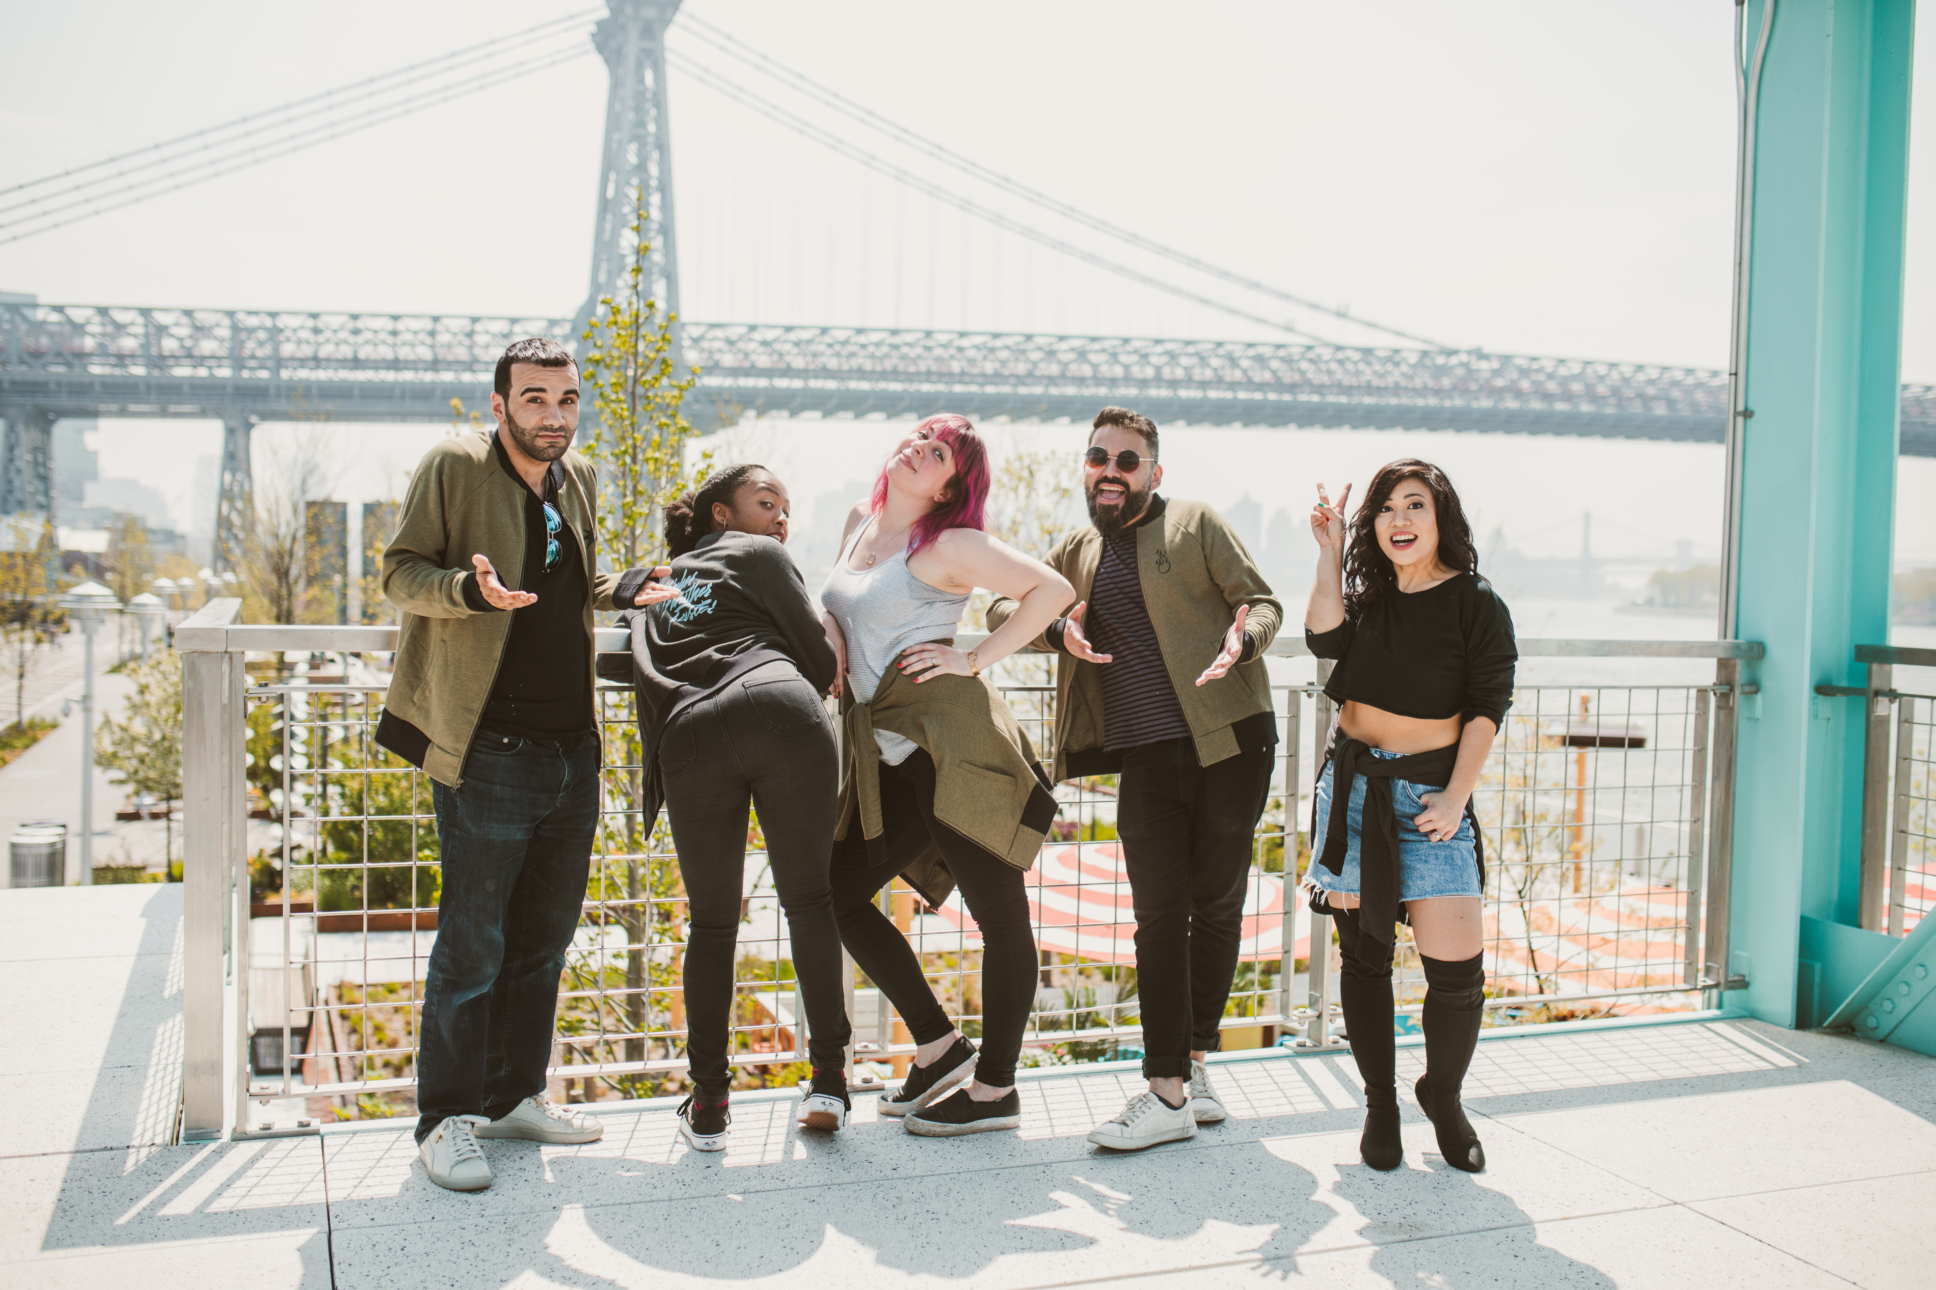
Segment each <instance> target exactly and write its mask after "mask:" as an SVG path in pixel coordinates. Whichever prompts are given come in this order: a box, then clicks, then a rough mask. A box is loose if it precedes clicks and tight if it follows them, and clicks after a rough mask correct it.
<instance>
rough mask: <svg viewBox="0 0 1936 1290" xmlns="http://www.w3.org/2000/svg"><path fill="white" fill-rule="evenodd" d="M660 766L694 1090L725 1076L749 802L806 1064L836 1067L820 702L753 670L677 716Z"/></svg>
mask: <svg viewBox="0 0 1936 1290" xmlns="http://www.w3.org/2000/svg"><path fill="white" fill-rule="evenodd" d="M659 767H660V772H661V774H662V775H663V777H664V782H665V792H666V814H667V815H668V817H669V818H670V820H671V824H672V840H673V843H674V845H675V846H677V847H678V849H679V872H680V874H681V875H682V876H683V877H684V878H685V882H686V896H687V899H688V900H689V901H690V905H689V909H690V916H691V922H690V924H689V929H690V930H689V934H688V936H687V940H686V965H685V995H686V1025H687V1036H686V1056H687V1058H688V1059H689V1060H690V1061H691V1063H692V1080H693V1083H694V1085H696V1086H697V1087H698V1088H699V1089H700V1091H702V1092H704V1093H707V1094H709V1095H717V1094H721V1093H724V1092H725V1091H726V1089H727V1087H728V1084H729V1082H730V1079H731V1072H730V1069H729V1067H728V1063H727V1045H728V1043H729V1037H730V1026H731V1023H732V1010H733V993H734V986H733V969H734V959H735V950H736V948H737V946H738V943H739V919H740V905H741V901H742V899H743V898H744V895H745V869H746V821H747V816H746V808H747V804H748V802H749V801H750V802H751V803H752V804H753V805H754V806H755V807H757V808H758V809H759V813H760V828H761V830H762V831H763V832H764V833H765V834H766V854H767V861H768V863H769V864H770V865H771V866H772V869H773V885H774V887H775V888H777V889H778V891H779V895H780V908H781V909H783V910H785V911H786V919H787V930H788V933H789V935H790V938H791V940H792V943H793V970H794V975H795V977H796V978H797V979H798V981H799V983H800V993H801V995H802V996H803V997H804V999H805V1001H806V1010H807V1052H808V1056H809V1057H810V1059H811V1060H812V1062H813V1065H814V1066H815V1068H817V1069H825V1070H839V1069H841V1066H842V1063H843V1060H844V1057H845V1050H846V1048H847V1043H848V1039H849V1031H848V1024H847V1007H846V1001H845V998H844V991H842V989H841V981H840V973H841V965H840V933H839V931H838V930H837V929H836V928H835V926H834V912H833V904H832V896H831V892H830V890H829V887H828V881H827V864H828V858H829V856H830V854H831V852H832V848H833V840H834V808H835V803H836V793H837V790H838V789H839V779H840V760H839V756H838V753H837V751H836V749H835V747H834V732H833V723H832V722H831V721H830V720H829V719H828V716H827V710H826V709H825V708H824V707H822V706H821V703H820V698H819V696H818V695H816V694H815V693H814V690H813V687H812V686H811V685H809V684H808V683H807V681H806V680H805V679H804V678H803V677H801V675H800V673H799V672H798V671H797V670H795V669H794V667H793V666H792V665H791V664H789V663H784V662H773V663H767V664H764V665H762V666H760V667H756V668H754V669H753V670H752V671H750V672H748V673H747V674H746V675H745V676H743V677H740V678H739V679H738V680H736V681H733V682H732V683H731V684H729V685H728V686H726V688H725V689H723V690H721V691H720V692H719V693H717V694H713V695H711V696H709V697H707V698H705V699H702V700H701V701H700V702H698V703H695V704H693V705H692V706H691V707H689V708H687V709H686V710H685V711H683V712H681V713H680V714H679V715H678V716H676V717H674V718H673V721H672V724H671V726H669V727H668V728H667V729H666V731H665V734H664V735H663V736H662V737H661V739H660V743H659Z"/></svg>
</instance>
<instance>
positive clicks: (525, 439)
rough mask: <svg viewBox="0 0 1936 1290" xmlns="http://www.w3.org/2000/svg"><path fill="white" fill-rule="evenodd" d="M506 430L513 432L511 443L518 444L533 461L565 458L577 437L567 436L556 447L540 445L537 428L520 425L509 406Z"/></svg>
mask: <svg viewBox="0 0 1936 1290" xmlns="http://www.w3.org/2000/svg"><path fill="white" fill-rule="evenodd" d="M504 428H505V429H507V430H509V431H510V432H511V441H512V442H513V443H515V444H517V446H518V449H519V451H521V452H523V453H524V455H525V456H527V457H529V458H531V459H532V460H533V461H556V460H558V458H560V457H562V456H564V455H565V453H566V451H567V450H568V449H570V447H571V441H572V440H573V439H574V438H576V437H577V436H576V435H573V434H567V435H566V436H565V441H564V442H563V443H561V444H559V445H557V446H556V447H552V446H550V445H548V444H542V443H539V442H538V431H537V430H536V428H534V427H531V426H522V425H519V424H518V418H517V415H516V414H515V413H513V412H512V411H511V409H510V407H509V406H507V407H506V408H505V409H504Z"/></svg>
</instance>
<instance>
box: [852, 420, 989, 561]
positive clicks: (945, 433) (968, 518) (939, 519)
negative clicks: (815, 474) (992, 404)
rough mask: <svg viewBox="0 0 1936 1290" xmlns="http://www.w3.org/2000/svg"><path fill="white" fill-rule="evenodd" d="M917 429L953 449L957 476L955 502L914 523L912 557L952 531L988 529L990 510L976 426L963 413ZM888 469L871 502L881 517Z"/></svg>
mask: <svg viewBox="0 0 1936 1290" xmlns="http://www.w3.org/2000/svg"><path fill="white" fill-rule="evenodd" d="M914 428H915V429H916V430H929V431H932V432H933V434H934V437H935V438H936V439H938V440H940V441H941V442H942V443H945V444H947V445H948V446H949V447H950V448H952V449H954V454H955V477H954V481H953V484H952V487H953V489H954V497H953V499H952V500H950V501H948V502H945V503H943V504H942V505H940V506H937V507H935V508H934V509H933V510H931V511H929V512H928V513H927V514H926V515H923V516H922V517H921V518H920V519H918V520H916V521H915V522H914V532H913V533H912V534H911V535H910V536H909V537H908V554H909V555H913V554H914V553H915V552H916V551H919V550H920V549H921V548H922V547H924V546H926V545H927V544H928V543H930V542H932V541H934V540H935V539H936V538H938V537H940V536H941V535H942V534H943V533H945V532H947V531H948V530H949V529H985V528H987V527H988V524H987V516H986V514H985V512H986V511H987V508H988V450H987V449H986V448H984V447H983V446H982V442H981V436H980V435H978V434H976V433H975V426H974V423H973V422H972V421H970V420H969V419H968V418H967V417H964V416H962V415H961V414H960V413H957V412H942V413H939V414H937V415H935V416H931V417H929V418H928V419H927V420H926V421H923V422H922V423H921V424H920V425H918V426H916V427H914ZM889 469H890V467H889V466H885V465H884V466H882V467H881V477H880V478H879V479H877V480H875V481H874V495H873V496H872V497H871V498H869V499H868V503H867V508H868V510H869V511H870V512H872V513H873V514H875V515H879V514H880V513H881V507H883V506H885V505H887V472H888V470H889Z"/></svg>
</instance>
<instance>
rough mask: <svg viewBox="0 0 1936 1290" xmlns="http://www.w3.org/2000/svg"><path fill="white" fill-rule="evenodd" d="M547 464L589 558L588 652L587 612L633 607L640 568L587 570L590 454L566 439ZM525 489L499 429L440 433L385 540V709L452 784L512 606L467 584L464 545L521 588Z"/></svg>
mask: <svg viewBox="0 0 1936 1290" xmlns="http://www.w3.org/2000/svg"><path fill="white" fill-rule="evenodd" d="M551 469H552V471H553V476H554V479H555V480H556V482H557V484H558V489H557V497H558V501H557V506H558V510H559V513H560V515H561V516H562V517H563V519H564V521H565V527H566V529H568V530H569V531H570V537H569V538H568V539H567V540H569V541H575V542H577V543H578V544H579V553H580V555H581V557H582V558H583V560H584V565H583V567H584V568H585V569H586V570H587V583H588V591H589V593H590V594H588V595H587V596H586V599H585V606H584V615H585V649H586V651H587V652H588V653H594V652H595V649H596V647H595V645H594V643H593V642H594V637H593V634H592V628H593V622H594V620H593V618H592V612H593V611H594V610H595V609H619V608H626V607H629V602H630V599H631V593H633V592H636V590H637V586H638V584H639V583H640V582H642V581H643V580H644V579H643V577H642V576H640V575H639V573H638V572H637V571H633V572H632V573H629V574H625V575H618V574H608V573H598V572H595V571H596V570H597V568H598V559H597V534H598V522H597V514H598V510H597V497H598V482H597V474H596V472H595V471H594V469H593V467H592V464H591V463H590V462H589V461H587V460H585V458H584V457H583V456H582V455H581V454H580V453H578V452H576V451H568V452H566V453H565V455H564V456H563V457H561V458H559V459H558V460H557V461H555V462H553V463H552V466H551ZM525 492H526V488H525V483H524V481H523V479H522V478H520V477H519V476H518V474H517V473H516V471H515V470H513V469H512V468H511V466H510V462H509V459H508V458H506V457H505V456H504V455H503V452H502V450H501V449H499V448H498V446H497V444H496V435H495V432H493V431H485V432H483V433H466V434H460V435H456V436H454V437H452V438H449V439H445V440H443V441H441V442H439V443H438V444H437V445H436V446H435V447H433V448H432V449H431V450H430V451H429V452H427V453H425V454H424V457H423V460H422V461H421V462H419V463H418V465H417V470H416V473H415V474H414V475H412V476H411V478H410V488H409V491H408V492H407V493H406V494H405V496H404V499H403V506H402V508H401V510H400V513H399V515H398V518H397V532H396V536H395V537H394V538H392V539H391V540H390V545H389V546H387V547H386V548H384V551H383V594H384V595H385V596H387V597H388V598H389V600H390V603H391V604H393V605H395V606H396V607H397V610H398V621H399V631H398V639H397V653H396V662H395V669H394V671H393V672H392V673H391V677H390V688H389V694H388V696H387V698H386V699H385V702H384V707H385V714H384V715H385V719H386V721H389V720H400V721H403V722H406V723H408V725H409V726H411V727H414V730H415V731H416V732H418V733H420V734H421V735H422V736H423V738H424V740H425V741H426V744H427V746H426V747H425V749H424V753H423V761H422V765H423V769H424V770H425V771H426V772H428V773H429V775H430V777H431V778H432V779H435V780H436V781H438V782H439V783H442V784H446V785H449V786H452V787H456V786H457V785H459V784H460V783H461V782H462V776H463V771H464V758H465V755H466V754H467V753H468V752H469V751H470V744H471V738H472V736H473V735H474V734H475V733H476V731H477V724H478V720H479V718H481V717H482V716H483V713H484V705H485V704H486V703H487V702H488V701H489V699H490V695H491V686H492V685H493V683H495V681H496V680H497V669H498V663H499V661H500V660H501V659H502V657H503V654H504V645H505V642H506V641H507V640H509V639H510V635H511V617H512V616H511V614H509V613H504V612H502V611H494V610H488V609H487V610H479V609H477V608H475V607H474V604H475V603H477V602H476V599H475V593H474V592H473V594H472V597H470V598H467V597H466V595H465V588H466V584H467V583H472V582H474V581H475V578H476V574H475V572H474V571H473V569H472V567H471V556H472V555H473V554H482V555H483V556H485V557H486V558H487V559H489V560H490V562H491V567H492V568H494V569H495V570H497V575H498V578H499V579H500V580H501V581H502V582H503V583H504V585H505V586H506V587H509V588H511V589H512V590H516V589H517V588H518V586H519V585H520V583H521V582H522V580H523V570H524V550H525V532H524V524H525V518H524V517H525V501H524V498H525ZM621 580H623V581H624V582H625V583H626V586H625V587H624V588H623V589H621V587H620V582H621ZM621 590H623V592H624V593H626V594H625V596H624V599H625V601H626V602H627V603H626V604H623V605H622V604H621V603H620V602H619V597H620V594H621ZM591 661H592V662H594V663H595V662H596V658H595V657H594V658H593V659H592V660H591ZM593 674H594V675H596V672H595V671H594V673H593Z"/></svg>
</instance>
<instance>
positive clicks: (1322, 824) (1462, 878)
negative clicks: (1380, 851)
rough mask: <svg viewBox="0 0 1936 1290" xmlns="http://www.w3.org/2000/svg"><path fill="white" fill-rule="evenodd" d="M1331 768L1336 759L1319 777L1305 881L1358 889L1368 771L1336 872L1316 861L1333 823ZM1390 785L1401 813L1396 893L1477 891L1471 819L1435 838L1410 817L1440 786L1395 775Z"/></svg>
mask: <svg viewBox="0 0 1936 1290" xmlns="http://www.w3.org/2000/svg"><path fill="white" fill-rule="evenodd" d="M1371 755H1372V756H1374V757H1383V758H1393V757H1397V756H1399V755H1400V754H1398V753H1394V752H1386V751H1385V750H1384V749H1382V748H1374V749H1372V750H1371ZM1332 769H1333V764H1332V763H1331V762H1328V761H1327V762H1326V763H1325V764H1324V774H1323V775H1321V776H1319V778H1318V786H1317V809H1316V812H1315V818H1314V819H1313V821H1312V824H1313V827H1314V829H1315V831H1314V832H1313V833H1312V835H1311V869H1310V872H1309V873H1308V874H1306V875H1305V882H1306V884H1307V885H1311V886H1315V887H1317V888H1319V889H1320V890H1323V891H1338V892H1349V893H1352V894H1356V892H1357V891H1358V848H1359V845H1360V837H1361V834H1362V830H1363V824H1364V817H1365V788H1366V780H1365V778H1364V776H1362V775H1361V776H1359V777H1358V781H1357V782H1356V783H1355V784H1353V785H1352V786H1351V806H1350V809H1349V811H1348V812H1347V813H1346V815H1345V825H1346V828H1347V833H1346V845H1345V853H1344V872H1343V873H1335V874H1334V873H1332V872H1331V871H1330V870H1329V869H1326V868H1325V867H1324V866H1323V865H1321V864H1319V863H1318V862H1317V858H1318V856H1320V855H1322V854H1323V853H1324V837H1325V829H1326V828H1327V827H1329V825H1330V822H1331V798H1332ZM1391 789H1392V812H1393V813H1394V814H1395V815H1397V816H1398V870H1399V872H1398V898H1399V899H1400V900H1401V901H1404V900H1430V899H1432V898H1433V897H1436V896H1477V895H1479V894H1480V892H1479V853H1478V850H1477V848H1476V846H1475V845H1474V840H1473V836H1472V820H1471V818H1470V817H1467V818H1465V819H1463V820H1461V821H1460V822H1459V831H1458V833H1457V834H1455V835H1454V836H1453V837H1452V838H1451V840H1450V841H1446V842H1434V841H1432V840H1431V839H1430V838H1428V837H1426V836H1425V835H1424V834H1423V833H1421V832H1419V828H1418V826H1417V825H1416V824H1413V823H1412V819H1413V817H1414V816H1417V815H1420V814H1423V813H1424V811H1425V803H1424V802H1422V801H1420V800H1419V796H1418V795H1419V794H1420V793H1435V792H1437V791H1438V786H1435V785H1432V784H1414V783H1411V782H1409V781H1407V780H1403V779H1394V780H1392V781H1391Z"/></svg>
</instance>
